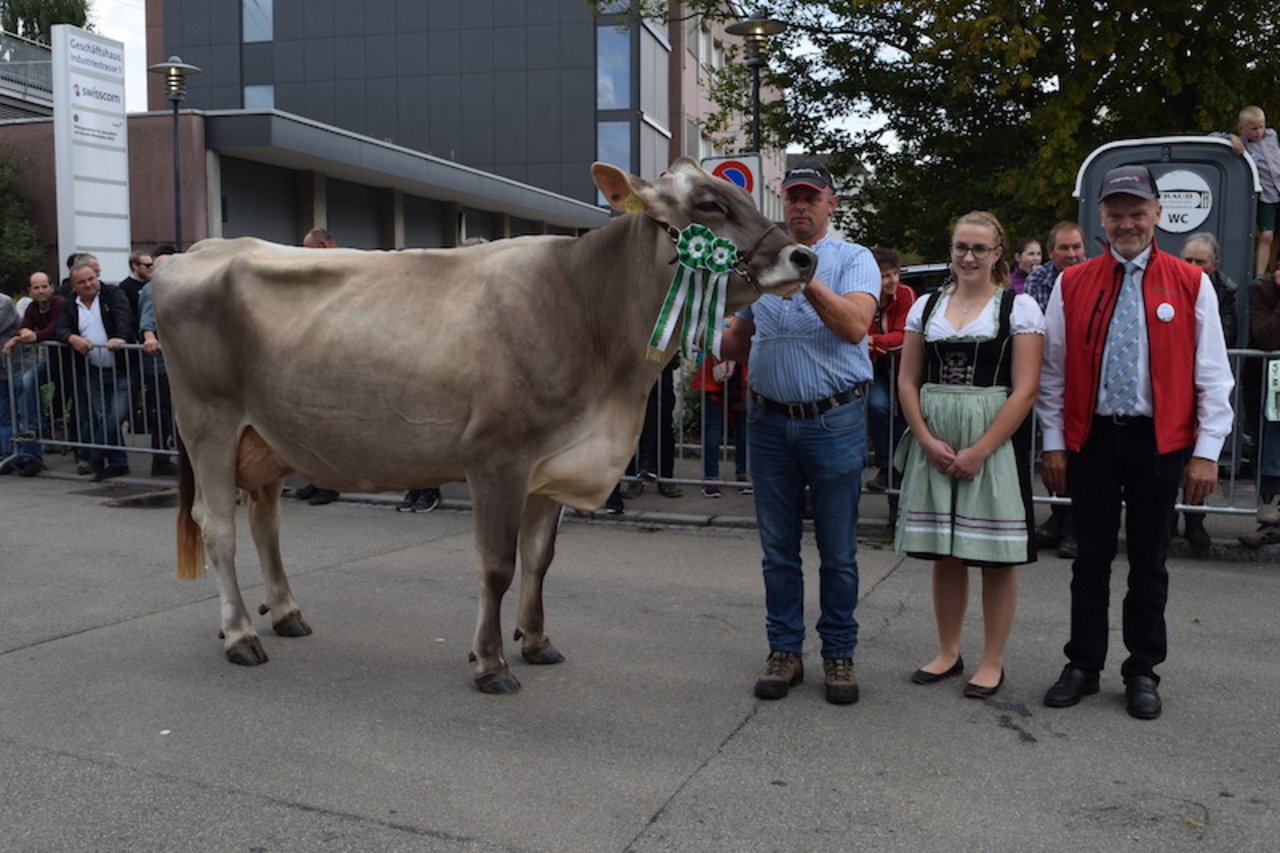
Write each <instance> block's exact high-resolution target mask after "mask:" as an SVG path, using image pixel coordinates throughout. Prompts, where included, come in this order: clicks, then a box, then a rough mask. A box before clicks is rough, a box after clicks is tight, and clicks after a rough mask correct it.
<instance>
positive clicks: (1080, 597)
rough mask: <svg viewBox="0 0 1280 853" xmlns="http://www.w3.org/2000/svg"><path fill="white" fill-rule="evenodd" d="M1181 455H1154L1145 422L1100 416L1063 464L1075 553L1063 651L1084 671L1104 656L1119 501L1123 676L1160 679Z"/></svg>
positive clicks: (1098, 664) (1152, 430) (1100, 664)
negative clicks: (1124, 562) (1125, 583)
mask: <svg viewBox="0 0 1280 853" xmlns="http://www.w3.org/2000/svg"><path fill="white" fill-rule="evenodd" d="M1184 458H1185V457H1184V454H1183V452H1182V451H1176V452H1174V453H1166V454H1163V455H1161V454H1157V453H1156V442H1155V428H1154V426H1153V423H1152V421H1151V419H1150V418H1122V419H1113V418H1110V417H1102V416H1097V417H1095V418H1094V419H1093V425H1092V427H1091V429H1090V430H1089V438H1088V440H1087V441H1086V442H1085V445H1084V447H1082V448H1081V449H1080V451H1079V452H1078V453H1073V454H1071V456H1070V458H1069V460H1068V471H1069V472H1070V474H1069V476H1070V478H1071V506H1072V510H1073V511H1074V513H1075V535H1076V545H1077V548H1078V554H1079V556H1078V557H1077V558H1076V561H1075V562H1074V563H1073V564H1072V566H1071V639H1070V641H1069V642H1068V643H1067V645H1066V648H1065V649H1064V651H1065V652H1066V655H1067V659H1068V660H1069V661H1070V662H1071V663H1072V664H1073V665H1075V666H1077V667H1079V668H1080V669H1082V670H1084V671H1085V672H1090V673H1095V672H1100V671H1101V670H1102V668H1103V665H1104V663H1105V662H1106V658H1107V630H1108V621H1107V609H1108V605H1109V602H1110V598H1111V563H1112V561H1113V560H1114V559H1115V557H1116V552H1117V550H1118V542H1117V537H1118V535H1119V532H1120V508H1121V501H1124V506H1125V537H1126V540H1127V548H1128V556H1129V589H1128V592H1127V593H1126V594H1125V597H1124V613H1123V621H1122V623H1121V625H1122V632H1123V637H1124V644H1125V648H1127V649H1128V651H1129V657H1128V658H1127V659H1126V660H1125V662H1124V664H1123V665H1122V666H1121V669H1120V672H1121V675H1123V676H1124V677H1125V678H1126V679H1128V678H1130V677H1132V676H1135V675H1147V676H1151V677H1153V678H1157V679H1158V676H1156V674H1155V667H1156V666H1157V665H1158V664H1160V663H1161V662H1162V661H1164V659H1165V656H1166V653H1167V648H1168V644H1167V638H1166V632H1165V622H1164V608H1165V602H1166V600H1167V599H1168V595H1169V573H1168V571H1167V570H1166V569H1165V557H1166V556H1167V554H1168V551H1169V523H1170V519H1171V518H1172V515H1173V504H1174V499H1175V498H1176V496H1177V493H1178V484H1179V481H1180V480H1181V479H1182V469H1183V465H1184V462H1183V460H1184Z"/></svg>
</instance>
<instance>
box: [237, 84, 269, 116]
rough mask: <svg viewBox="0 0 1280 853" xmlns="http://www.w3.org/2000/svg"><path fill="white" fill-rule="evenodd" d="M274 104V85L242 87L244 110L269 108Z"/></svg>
mask: <svg viewBox="0 0 1280 853" xmlns="http://www.w3.org/2000/svg"><path fill="white" fill-rule="evenodd" d="M275 106H276V87H275V86H274V85H271V84H268V85H265V86H245V87H244V108H245V109H246V110H270V109H275Z"/></svg>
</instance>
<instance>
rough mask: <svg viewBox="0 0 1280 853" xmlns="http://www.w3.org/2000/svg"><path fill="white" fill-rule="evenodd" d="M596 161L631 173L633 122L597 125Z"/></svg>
mask: <svg viewBox="0 0 1280 853" xmlns="http://www.w3.org/2000/svg"><path fill="white" fill-rule="evenodd" d="M596 159H597V160H599V161H600V162H601V163H609V164H611V165H613V166H617V167H618V168H619V169H625V170H626V171H628V172H630V171H633V170H634V169H635V167H634V166H633V165H632V164H631V122H628V121H602V122H599V123H597V124H596Z"/></svg>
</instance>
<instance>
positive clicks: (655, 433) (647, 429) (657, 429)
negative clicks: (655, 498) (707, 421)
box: [622, 353, 684, 498]
mask: <svg viewBox="0 0 1280 853" xmlns="http://www.w3.org/2000/svg"><path fill="white" fill-rule="evenodd" d="M679 362H680V355H679V353H677V354H675V355H672V356H671V360H670V361H669V362H667V366H666V367H664V368H662V373H660V374H659V375H658V381H657V382H656V383H655V384H654V386H653V389H652V390H650V391H649V401H648V403H646V404H645V411H644V426H643V427H642V428H641V430H640V444H639V447H638V448H637V449H636V455H635V456H634V457H632V459H631V462H630V463H629V464H628V465H627V474H628V475H631V476H634V477H635V478H636V479H634V480H630V481H628V482H627V483H626V485H624V486H623V487H622V496H623V497H624V498H638V497H640V495H641V494H643V493H644V484H645V481H650V482H652V481H654V480H657V481H658V494H660V495H662V496H663V497H664V498H678V497H680V496H681V495H683V494H684V490H683V489H681V488H680V486H679V484H677V483H672V482H669V481H670V480H671V478H672V477H674V476H675V465H676V427H675V422H674V419H675V410H676V390H675V375H676V365H677V364H679Z"/></svg>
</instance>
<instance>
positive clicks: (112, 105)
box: [52, 24, 132, 284]
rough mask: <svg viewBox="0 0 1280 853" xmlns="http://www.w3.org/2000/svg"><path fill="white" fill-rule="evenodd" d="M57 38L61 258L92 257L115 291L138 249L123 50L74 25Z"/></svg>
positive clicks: (56, 140)
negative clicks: (135, 244) (133, 225)
mask: <svg viewBox="0 0 1280 853" xmlns="http://www.w3.org/2000/svg"><path fill="white" fill-rule="evenodd" d="M52 34H53V44H52V47H53V151H54V164H55V165H54V168H55V171H56V176H57V177H56V182H57V193H58V197H57V201H58V257H59V258H60V259H65V258H66V257H67V256H68V255H70V254H71V253H72V252H90V253H92V254H94V255H96V256H97V258H98V261H99V263H101V265H102V279H103V281H106V282H109V283H112V284H114V283H116V282H118V281H120V280H121V279H124V278H125V277H126V276H128V275H129V252H130V249H131V247H132V238H131V230H130V227H129V133H128V127H127V125H126V124H125V107H124V104H125V101H124V45H123V44H121V43H120V42H118V41H112V40H111V39H107V38H103V37H102V36H99V35H96V34H94V33H91V32H88V31H86V30H82V29H80V28H79V27H73V26H70V25H69V24H59V25H57V26H55V27H53V33H52Z"/></svg>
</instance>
